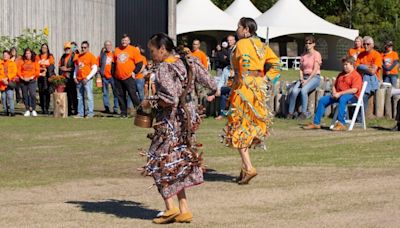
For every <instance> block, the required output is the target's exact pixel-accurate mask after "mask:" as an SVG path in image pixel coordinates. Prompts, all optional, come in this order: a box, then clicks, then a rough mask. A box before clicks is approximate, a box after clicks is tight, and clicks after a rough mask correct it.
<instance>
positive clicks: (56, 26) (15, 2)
mask: <svg viewBox="0 0 400 228" xmlns="http://www.w3.org/2000/svg"><path fill="white" fill-rule="evenodd" d="M115 1H116V0H0V12H1V13H0V36H2V35H10V36H18V35H20V34H21V32H22V30H23V29H24V28H31V29H35V28H36V29H43V28H44V27H46V26H47V27H48V28H49V37H48V38H49V46H50V50H51V52H52V53H53V54H54V55H55V57H56V59H57V61H58V59H59V58H60V57H61V55H62V53H63V44H64V42H66V41H76V42H77V43H78V45H80V43H81V42H82V41H84V40H87V41H89V43H90V49H91V51H92V53H93V54H95V55H98V54H99V53H100V49H101V47H102V46H103V43H104V41H105V40H111V41H114V40H115Z"/></svg>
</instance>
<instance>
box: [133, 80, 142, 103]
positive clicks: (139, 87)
mask: <svg viewBox="0 0 400 228" xmlns="http://www.w3.org/2000/svg"><path fill="white" fill-rule="evenodd" d="M144 83H145V80H144V78H142V79H135V84H136V91H137V93H138V97H139V100H140V101H143V99H144ZM131 102H132V101H131Z"/></svg>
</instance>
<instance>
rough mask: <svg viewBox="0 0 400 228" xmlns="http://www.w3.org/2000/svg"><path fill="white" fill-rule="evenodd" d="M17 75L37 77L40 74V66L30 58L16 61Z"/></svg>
mask: <svg viewBox="0 0 400 228" xmlns="http://www.w3.org/2000/svg"><path fill="white" fill-rule="evenodd" d="M17 74H18V76H19V77H20V78H26V79H27V78H30V77H32V76H33V77H34V78H33V79H37V77H38V76H39V74H40V66H39V63H38V62H37V61H34V62H32V61H31V60H21V61H18V73H17Z"/></svg>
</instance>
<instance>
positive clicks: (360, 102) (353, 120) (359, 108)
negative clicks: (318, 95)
mask: <svg viewBox="0 0 400 228" xmlns="http://www.w3.org/2000/svg"><path fill="white" fill-rule="evenodd" d="M367 84H368V82H364V83H363V86H362V89H361V93H360V96H359V97H358V100H357V102H356V103H351V104H347V106H346V114H347V115H346V116H348V114H349V107H356V109H355V110H354V113H353V117H352V118H351V120H349V119H347V118H346V124H349V123H350V126H349V129H348V130H349V131H351V130H353V127H354V124H355V123H356V119H357V116H358V112H359V111H361V119H362V125H363V128H364V130H366V129H367V125H366V124H365V110H364V101H363V97H364V93H365V89H366V88H367ZM338 109H339V107H336V111H335V114H334V115H333V119H332V122H331V126H330V127H329V128H330V129H333V127H334V124H335V123H336V121H337V116H338V111H339V110H338Z"/></svg>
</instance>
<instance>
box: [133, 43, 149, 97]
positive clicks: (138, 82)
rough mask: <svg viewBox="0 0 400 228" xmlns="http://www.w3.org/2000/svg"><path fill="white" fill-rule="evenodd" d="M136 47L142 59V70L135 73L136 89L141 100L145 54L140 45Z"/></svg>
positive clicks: (145, 65) (145, 61)
mask: <svg viewBox="0 0 400 228" xmlns="http://www.w3.org/2000/svg"><path fill="white" fill-rule="evenodd" d="M136 48H137V49H138V50H139V51H140V57H141V58H142V60H143V70H142V71H140V72H139V73H137V74H136V75H135V84H136V91H137V94H138V96H139V100H140V102H142V101H143V99H144V84H145V79H144V74H143V71H144V69H145V68H146V67H147V59H146V57H145V55H146V54H145V51H144V49H142V48H140V47H136Z"/></svg>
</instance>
